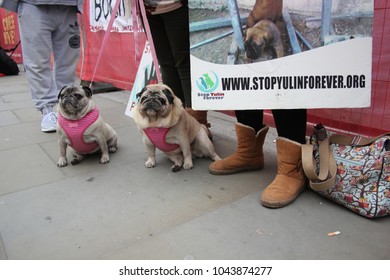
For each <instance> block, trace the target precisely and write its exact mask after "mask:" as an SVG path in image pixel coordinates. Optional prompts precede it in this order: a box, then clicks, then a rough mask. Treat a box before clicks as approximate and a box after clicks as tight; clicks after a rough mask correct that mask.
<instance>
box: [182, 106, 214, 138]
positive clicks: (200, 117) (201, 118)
mask: <svg viewBox="0 0 390 280" xmlns="http://www.w3.org/2000/svg"><path fill="white" fill-rule="evenodd" d="M186 111H187V113H188V114H190V115H191V116H193V117H194V118H195V119H196V120H197V121H198V122H199V123H200V124H204V125H205V126H206V128H207V135H208V136H209V138H210V139H212V138H213V136H212V134H211V131H210V129H209V127H210V126H211V125H210V123H208V122H207V111H198V110H193V109H192V108H186Z"/></svg>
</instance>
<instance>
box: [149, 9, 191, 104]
mask: <svg viewBox="0 0 390 280" xmlns="http://www.w3.org/2000/svg"><path fill="white" fill-rule="evenodd" d="M148 23H149V26H150V31H151V34H152V37H153V43H154V46H155V50H156V55H157V60H158V63H159V65H160V70H161V75H162V79H163V83H164V84H166V85H167V86H169V87H170V88H171V89H172V90H173V92H174V94H175V95H176V96H177V97H178V98H180V100H181V101H182V103H183V104H185V102H186V100H185V97H184V93H183V89H182V85H181V81H180V76H179V74H178V72H177V69H176V67H175V60H174V57H173V54H172V50H171V46H170V42H169V39H168V34H167V32H168V30H167V29H166V27H165V22H164V19H163V17H162V16H161V15H148Z"/></svg>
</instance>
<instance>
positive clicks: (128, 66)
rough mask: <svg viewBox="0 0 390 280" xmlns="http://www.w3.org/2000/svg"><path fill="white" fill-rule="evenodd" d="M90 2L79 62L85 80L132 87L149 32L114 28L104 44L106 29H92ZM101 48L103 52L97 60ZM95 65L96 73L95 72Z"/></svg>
mask: <svg viewBox="0 0 390 280" xmlns="http://www.w3.org/2000/svg"><path fill="white" fill-rule="evenodd" d="M89 2H90V1H88V0H86V1H84V12H83V16H82V24H83V29H82V30H83V32H84V38H85V41H84V54H83V55H82V56H81V58H80V63H79V70H78V72H79V75H80V77H81V79H82V80H86V81H92V80H93V81H94V82H105V83H110V84H112V85H114V86H115V87H118V88H121V89H126V90H130V89H131V88H132V87H133V83H134V80H135V76H136V72H137V68H138V65H139V61H140V59H141V54H142V51H143V49H144V46H145V41H146V37H145V33H144V32H138V33H135V32H111V33H110V34H109V37H108V39H107V41H106V44H105V46H103V44H102V43H103V38H104V36H105V34H106V31H104V30H100V31H97V32H92V31H91V28H90V26H91V25H90V16H91V15H90V8H89V4H90V3H89ZM135 34H136V35H135ZM99 52H102V53H101V56H100V59H99V61H97V58H98V56H99ZM136 54H138V55H136ZM97 62H98V65H97V64H96V63H97ZM95 67H96V73H95V76H93V75H94V72H95Z"/></svg>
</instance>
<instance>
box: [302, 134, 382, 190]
mask: <svg viewBox="0 0 390 280" xmlns="http://www.w3.org/2000/svg"><path fill="white" fill-rule="evenodd" d="M382 137H390V133H384V134H382V135H379V136H377V137H372V138H369V137H362V136H347V135H339V134H332V135H330V136H329V137H327V138H325V139H324V140H322V141H318V151H319V160H320V161H319V170H318V173H317V171H316V170H317V164H316V160H315V158H314V154H313V151H314V144H309V143H308V144H303V145H302V168H303V170H304V172H305V175H306V177H307V178H308V179H309V181H310V187H311V188H312V189H313V190H314V191H325V190H328V189H330V188H332V187H333V186H334V183H335V180H336V174H337V164H336V160H335V158H334V156H333V153H332V151H331V149H330V144H331V143H333V144H341V145H346V146H367V145H370V144H371V143H373V142H375V141H376V140H377V139H379V138H382Z"/></svg>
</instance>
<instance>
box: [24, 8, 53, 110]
mask: <svg viewBox="0 0 390 280" xmlns="http://www.w3.org/2000/svg"><path fill="white" fill-rule="evenodd" d="M18 20H19V29H20V37H21V41H22V52H23V64H24V66H25V68H26V74H27V79H28V84H29V89H30V92H31V96H32V101H33V102H34V105H35V108H37V109H38V110H40V111H45V110H46V109H47V108H50V107H53V106H55V104H56V102H57V95H53V92H55V91H56V88H55V85H54V80H53V73H52V69H51V65H50V55H51V51H52V41H51V36H52V31H53V28H55V27H54V23H53V22H52V18H51V17H50V15H49V14H48V6H46V5H39V6H35V5H30V4H28V3H25V2H19V9H18Z"/></svg>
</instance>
